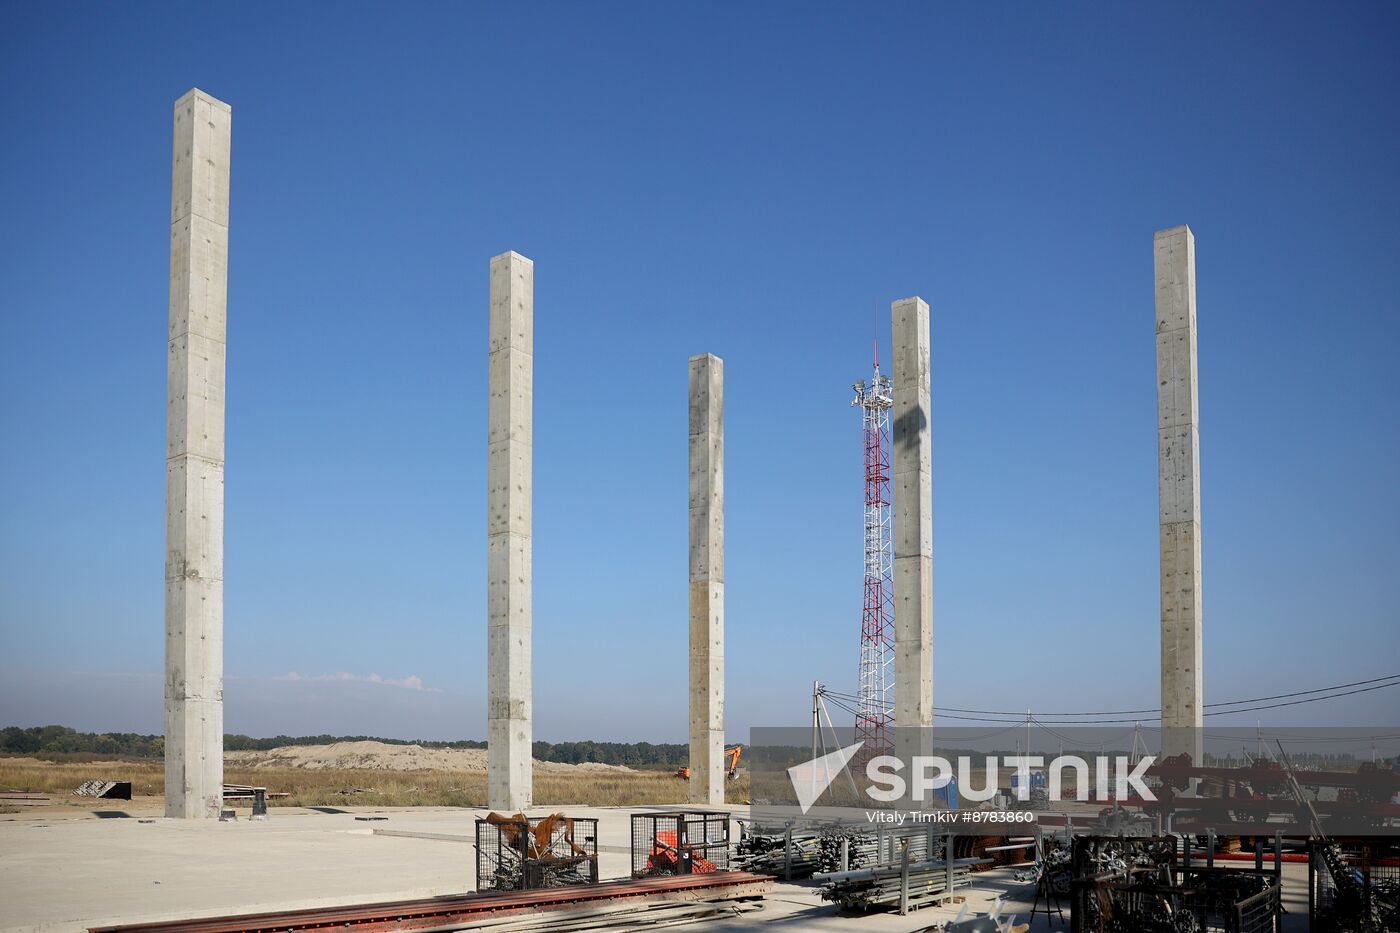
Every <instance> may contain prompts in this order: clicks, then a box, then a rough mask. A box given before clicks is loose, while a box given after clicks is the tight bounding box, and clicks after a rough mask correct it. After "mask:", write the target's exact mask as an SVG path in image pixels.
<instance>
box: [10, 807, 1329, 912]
mask: <svg viewBox="0 0 1400 933" xmlns="http://www.w3.org/2000/svg"><path fill="white" fill-rule="evenodd" d="M110 803H111V804H112V806H111V807H109V808H107V810H106V811H105V812H110V813H129V814H130V815H129V816H125V817H109V818H100V817H98V816H95V815H93V814H90V813H83V812H80V811H79V812H68V813H64V814H45V813H42V812H21V813H18V814H11V815H6V816H5V817H3V818H0V929H3V930H6V931H14V930H41V931H45V933H50V931H52V933H60V931H75V930H83V929H85V928H86V927H89V926H98V925H107V924H115V923H136V922H145V921H154V920H162V919H164V920H170V919H190V918H196V917H212V916H219V915H223V914H237V913H252V912H257V911H267V910H281V909H296V908H301V907H323V906H333V905H347V904H361V903H369V902H373V901H385V900H401V899H406V898H415V897H434V896H438V895H443V894H457V893H462V892H464V891H469V890H471V889H472V887H473V885H474V880H475V878H474V867H473V859H474V856H475V851H474V849H473V848H472V845H471V841H472V831H473V825H474V824H473V821H474V820H475V819H476V818H477V817H478V816H482V815H484V814H485V813H486V811H485V810H473V809H465V808H463V809H456V808H447V807H419V808H382V809H381V808H370V807H345V808H339V809H338V808H330V807H326V808H321V809H320V810H311V809H307V808H301V807H276V808H273V809H272V812H271V818H270V819H268V820H267V821H265V822H262V821H257V822H255V821H250V820H248V819H247V818H246V817H247V813H248V811H247V810H246V809H242V810H240V811H239V815H240V819H239V820H238V821H237V822H233V823H218V822H210V821H180V820H166V819H164V818H161V817H158V816H156V815H155V814H156V813H158V812H159V811H158V810H156V809H155V808H154V807H150V806H148V805H147V804H146V803H145V802H142V801H133V802H132V803H131V804H127V803H126V802H125V801H111V802H110ZM562 809H564V810H565V811H566V812H568V813H569V815H571V816H578V817H596V818H597V819H598V820H599V840H598V843H599V862H600V865H599V868H600V871H601V873H602V875H603V877H605V878H609V877H622V876H624V875H625V874H626V873H627V871H628V869H629V864H628V852H629V844H630V839H629V835H630V829H629V823H628V819H627V815H628V814H629V813H631V812H633V811H634V810H637V809H640V808H616V809H614V808H597V807H568V808H562ZM743 810H744V808H730V812H731V813H733V814H734V815H735V816H740V817H741V816H743V815H744V813H743ZM148 813H149V815H147V814H148ZM367 816H375V817H383V818H384V819H379V820H374V821H366V820H357V819H356V817H367ZM147 820H149V821H147ZM735 838H737V828H736V829H735ZM1284 875H1285V885H1284V897H1285V907H1286V908H1287V909H1288V910H1289V912H1290V913H1289V914H1288V915H1287V916H1286V917H1285V918H1284V926H1283V930H1284V931H1285V933H1295V931H1303V930H1306V929H1307V866H1306V865H1295V864H1289V865H1286V866H1285V871H1284ZM1032 893H1033V892H1032V890H1031V888H1030V886H1029V885H1020V884H1016V883H1015V882H1014V880H1013V879H1012V871H1011V870H1010V869H998V870H995V871H990V872H984V873H982V874H979V875H977V876H976V883H975V885H974V887H973V889H972V890H971V891H970V892H969V893H968V898H969V902H970V904H971V906H972V907H973V909H976V910H986V909H987V908H988V907H990V905H991V903H992V901H993V900H994V899H995V897H996V896H997V895H998V894H1003V895H1004V896H1005V903H1006V910H1007V912H1014V913H1016V914H1017V915H1018V916H1019V917H1020V918H1021V922H1024V921H1025V919H1026V916H1027V914H1028V913H1029V911H1030V906H1031V905H1030V898H1031V896H1032ZM956 912H957V908H956V907H954V908H926V909H924V910H921V911H917V912H915V913H913V914H910V915H909V916H907V917H900V916H897V915H895V914H889V913H871V914H854V915H851V914H845V915H843V914H840V913H838V912H837V911H836V910H835V909H834V908H833V907H832V906H831V905H830V904H828V903H826V902H825V901H822V900H821V898H820V896H819V894H818V891H817V889H816V887H815V886H812V885H809V884H791V885H789V884H782V883H778V884H777V885H776V887H775V890H774V893H773V895H771V896H770V897H768V898H767V899H766V900H765V903H764V907H763V909H762V910H760V911H755V912H752V913H749V914H746V915H744V916H742V917H735V918H729V919H723V920H713V921H706V922H704V923H701V924H698V925H696V927H695V929H705V930H715V931H719V930H723V931H726V933H728V931H744V930H766V931H771V933H777V931H780V930H782V929H784V928H788V929H802V930H808V929H811V930H852V929H860V930H867V931H870V933H887V931H888V933H913V931H920V930H927V929H930V928H933V929H937V928H938V926H939V925H941V924H942V923H943V922H945V921H946V920H948V919H950V918H951V917H952V916H954V915H955V914H956ZM1066 916H1068V913H1066ZM1051 929H1056V930H1067V929H1068V925H1067V924H1065V925H1058V924H1057V925H1056V926H1054V927H1051V926H1050V925H1048V924H1047V922H1046V920H1045V918H1044V917H1043V916H1042V917H1038V918H1037V922H1036V925H1035V926H1034V927H1032V930H1033V931H1035V933H1040V931H1048V930H1051Z"/></svg>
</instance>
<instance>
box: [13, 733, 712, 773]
mask: <svg viewBox="0 0 1400 933" xmlns="http://www.w3.org/2000/svg"><path fill="white" fill-rule="evenodd" d="M335 742H384V743H386V744H389V745H421V746H423V747H424V748H485V747H486V743H485V742H480V741H477V740H475V739H463V740H461V741H456V742H435V741H430V740H427V739H385V738H380V737H378V736H373V735H275V736H272V737H270V738H264V739H255V738H252V737H251V736H246V735H225V736H224V750H225V751H230V752H239V751H259V752H265V751H269V750H271V749H274V748H281V747H282V746H284V745H331V744H333V743H335ZM534 752H535V758H537V759H538V760H540V761H558V762H563V763H565V764H582V763H585V762H596V763H599V764H607V765H627V766H628V767H631V768H676V767H679V766H681V765H683V764H685V763H686V761H687V759H688V758H689V754H690V753H689V748H688V746H686V745H684V744H681V743H663V744H654V743H652V742H536V743H535V744H534ZM81 753H87V754H96V755H121V756H125V757H129V758H161V757H164V755H165V738H164V736H159V735H138V734H136V733H134V732H102V733H96V732H79V731H77V730H76V729H70V728H69V727H67V726H33V727H31V728H28V729H21V728H20V727H19V726H9V727H7V728H5V729H3V730H0V754H12V755H36V754H44V755H50V754H81Z"/></svg>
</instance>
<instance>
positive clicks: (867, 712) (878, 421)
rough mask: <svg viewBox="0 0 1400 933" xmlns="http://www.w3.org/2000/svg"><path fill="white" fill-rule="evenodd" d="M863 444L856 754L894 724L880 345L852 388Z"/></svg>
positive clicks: (886, 414)
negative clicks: (867, 372) (866, 376)
mask: <svg viewBox="0 0 1400 933" xmlns="http://www.w3.org/2000/svg"><path fill="white" fill-rule="evenodd" d="M852 388H854V389H855V392H856V397H855V399H854V400H853V401H852V402H851V405H852V406H853V407H855V408H859V409H860V410H861V434H862V437H863V440H864V445H865V608H864V610H863V612H862V614H861V622H860V685H859V686H858V687H857V688H856V740H857V741H859V742H863V743H864V744H863V745H862V746H861V749H860V751H859V752H857V756H858V758H859V759H861V760H864V759H868V758H870V757H873V756H875V755H883V754H887V753H888V752H889V750H890V747H891V744H892V741H891V740H892V738H893V736H892V734H891V730H892V729H893V728H894V539H893V527H892V517H891V511H890V502H891V497H890V409H891V408H893V407H894V393H893V387H892V386H891V384H890V380H889V377H888V376H882V375H881V374H880V348H879V346H878V344H877V345H876V347H875V370H874V373H873V375H872V376H871V377H870V382H869V383H868V384H867V383H866V382H865V380H863V379H862V380H860V381H859V382H857V383H855V385H854V386H853V387H852Z"/></svg>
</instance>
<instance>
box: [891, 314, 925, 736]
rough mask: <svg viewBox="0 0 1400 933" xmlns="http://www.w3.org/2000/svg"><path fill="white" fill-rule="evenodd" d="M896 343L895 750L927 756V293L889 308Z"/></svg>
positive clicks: (894, 380)
mask: <svg viewBox="0 0 1400 933" xmlns="http://www.w3.org/2000/svg"><path fill="white" fill-rule="evenodd" d="M890 319H891V337H892V338H893V349H894V370H893V372H892V373H891V381H892V383H893V384H894V411H893V418H894V464H893V466H894V489H893V493H894V629H895V635H894V642H895V662H894V664H895V667H894V724H895V753H896V754H897V755H899V756H900V757H901V758H908V757H910V756H913V755H927V754H929V753H930V749H931V744H932V728H933V441H932V432H931V428H930V408H929V314H928V303H927V302H925V301H924V300H923V299H922V298H917V297H915V298H902V299H900V300H899V301H896V302H894V303H893V304H892V305H891V307H890Z"/></svg>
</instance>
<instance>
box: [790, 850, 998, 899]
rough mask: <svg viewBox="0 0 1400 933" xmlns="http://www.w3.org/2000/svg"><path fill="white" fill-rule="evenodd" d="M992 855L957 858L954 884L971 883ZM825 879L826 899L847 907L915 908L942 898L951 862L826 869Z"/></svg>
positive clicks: (944, 894)
mask: <svg viewBox="0 0 1400 933" xmlns="http://www.w3.org/2000/svg"><path fill="white" fill-rule="evenodd" d="M989 861H990V859H977V858H960V859H954V860H953V872H952V880H953V888H958V887H963V886H966V885H969V884H970V883H971V880H970V874H971V870H972V868H973V867H974V866H976V865H983V864H986V863H987V862H989ZM816 878H817V879H818V880H819V881H821V882H823V887H822V899H823V900H828V901H832V902H833V903H835V904H836V905H837V906H838V907H840V908H841V909H843V910H869V909H871V908H872V907H876V908H888V907H897V908H904V909H913V908H916V907H922V906H925V905H927V904H931V903H935V902H937V901H940V900H942V899H943V898H944V897H945V896H946V895H947V894H950V893H951V891H950V889H949V887H948V866H947V864H946V863H944V862H943V860H941V859H936V860H932V861H922V862H911V863H909V864H901V865H882V866H878V867H875V868H861V869H856V870H854V871H841V872H825V873H821V874H818V875H816Z"/></svg>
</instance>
